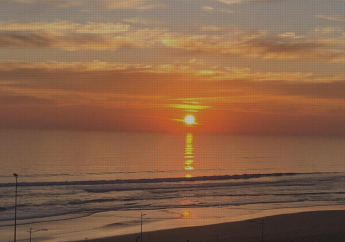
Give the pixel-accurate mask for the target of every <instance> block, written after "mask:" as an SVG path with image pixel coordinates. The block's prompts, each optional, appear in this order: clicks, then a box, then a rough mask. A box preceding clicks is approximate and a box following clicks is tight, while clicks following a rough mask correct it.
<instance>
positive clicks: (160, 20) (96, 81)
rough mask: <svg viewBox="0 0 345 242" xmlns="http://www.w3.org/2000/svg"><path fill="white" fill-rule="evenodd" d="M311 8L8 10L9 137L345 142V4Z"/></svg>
mask: <svg viewBox="0 0 345 242" xmlns="http://www.w3.org/2000/svg"><path fill="white" fill-rule="evenodd" d="M309 2H310V1H308V0H306V1H293V0H291V1H282V0H276V1H258V0H247V1H226V0H200V1H194V0H185V1H180V0H176V1H167V0H154V1H153V0H152V1H151V0H129V1H122V0H121V1H120V0H108V1H105V0H99V1H93V0H85V1H77V0H70V1H41V0H33V1H19V0H6V1H3V2H1V3H0V9H1V10H0V128H3V129H7V128H14V129H16V128H40V129H72V130H75V129H78V130H111V131H113V130H114V131H117V130H119V131H153V132H190V131H192V132H217V133H243V134H277V135H279V134H292V135H345V126H344V124H345V78H344V76H345V74H344V60H345V58H344V57H345V50H344V46H345V45H344V44H345V32H344V24H343V23H344V21H345V18H344V15H343V11H342V10H344V4H345V3H344V1H341V0H335V1H332V2H328V4H327V7H325V6H324V4H323V2H322V1H321V0H315V1H313V4H312V6H311V5H309V4H308V3H309ZM92 6H94V7H92ZM303 9H304V10H306V9H308V11H307V12H306V11H301V10H303ZM38 10H39V11H38ZM37 11H38V12H37ZM277 13H280V14H277ZM188 114H192V115H193V116H194V117H195V118H196V122H197V124H195V125H192V126H186V125H185V124H184V122H182V121H181V120H183V119H184V117H185V116H186V115H188Z"/></svg>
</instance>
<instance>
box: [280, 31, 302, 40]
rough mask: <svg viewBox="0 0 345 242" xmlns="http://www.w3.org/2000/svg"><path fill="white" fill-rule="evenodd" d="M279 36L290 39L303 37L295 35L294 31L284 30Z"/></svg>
mask: <svg viewBox="0 0 345 242" xmlns="http://www.w3.org/2000/svg"><path fill="white" fill-rule="evenodd" d="M278 36H279V37H283V38H292V39H302V38H304V36H303V35H296V33H294V32H286V33H283V34H279V35H278Z"/></svg>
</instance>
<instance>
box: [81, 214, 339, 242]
mask: <svg viewBox="0 0 345 242" xmlns="http://www.w3.org/2000/svg"><path fill="white" fill-rule="evenodd" d="M291 210H294V209H293V208H291ZM249 221H252V222H249ZM253 221H254V222H253ZM261 221H263V222H264V238H265V239H264V241H271V242H298V241H313V242H342V241H343V239H344V238H345V210H316V211H299V212H293V211H292V212H291V213H285V214H275V215H272V214H271V215H267V216H263V217H256V218H252V219H247V220H239V221H231V222H220V223H214V224H209V225H197V226H188V227H180V228H172V229H163V230H156V231H144V232H143V242H148V241H150V242H161V241H171V242H179V241H181V242H183V241H184V242H186V241H187V240H189V241H190V242H213V241H214V242H216V241H217V236H218V241H219V242H226V241H229V242H230V241H231V242H251V241H253V242H254V241H261V236H262V230H261V229H262V225H261ZM139 231H140V230H139ZM137 237H140V232H139V233H132V234H127V235H118V236H111V237H105V238H97V239H90V240H89V241H92V242H127V241H136V238H137ZM149 237H150V238H149ZM77 241H78V242H82V241H85V240H77ZM77 241H75V242H77ZM139 241H140V239H139Z"/></svg>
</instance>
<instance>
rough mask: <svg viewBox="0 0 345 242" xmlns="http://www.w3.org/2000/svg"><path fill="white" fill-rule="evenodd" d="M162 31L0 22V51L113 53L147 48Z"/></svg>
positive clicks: (107, 25)
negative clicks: (130, 48) (23, 49)
mask: <svg viewBox="0 0 345 242" xmlns="http://www.w3.org/2000/svg"><path fill="white" fill-rule="evenodd" d="M165 32H166V30H164V29H157V28H156V29H147V28H145V29H134V30H132V31H131V30H130V25H128V24H122V23H111V22H104V23H96V22H88V23H85V24H80V23H73V22H69V21H58V22H0V48H60V49H63V50H69V51H73V50H80V49H90V50H117V49H119V48H122V47H133V48H147V47H149V46H152V45H153V41H155V39H156V37H157V36H160V35H161V34H162V33H165Z"/></svg>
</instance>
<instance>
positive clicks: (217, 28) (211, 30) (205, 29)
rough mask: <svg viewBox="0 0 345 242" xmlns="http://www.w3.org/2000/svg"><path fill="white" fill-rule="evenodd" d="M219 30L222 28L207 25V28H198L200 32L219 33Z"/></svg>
mask: <svg viewBox="0 0 345 242" xmlns="http://www.w3.org/2000/svg"><path fill="white" fill-rule="evenodd" d="M221 30H223V28H222V27H219V26H216V25H207V26H202V27H200V31H205V32H213V31H221Z"/></svg>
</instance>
